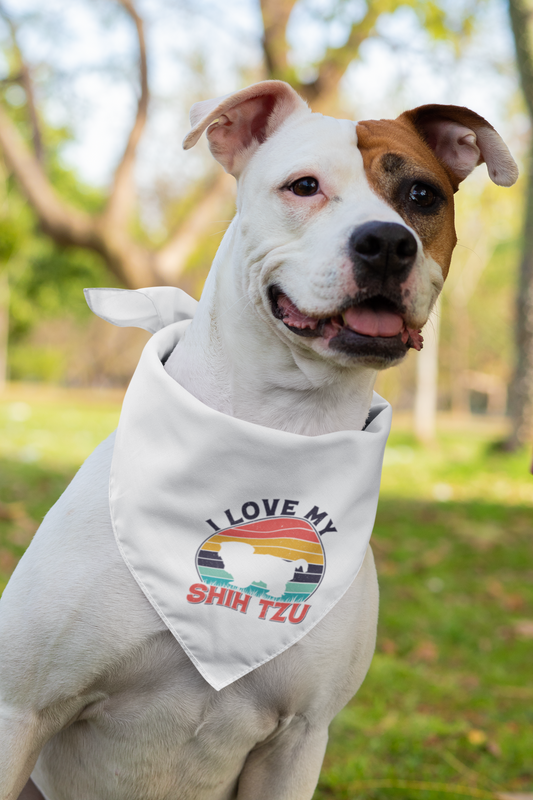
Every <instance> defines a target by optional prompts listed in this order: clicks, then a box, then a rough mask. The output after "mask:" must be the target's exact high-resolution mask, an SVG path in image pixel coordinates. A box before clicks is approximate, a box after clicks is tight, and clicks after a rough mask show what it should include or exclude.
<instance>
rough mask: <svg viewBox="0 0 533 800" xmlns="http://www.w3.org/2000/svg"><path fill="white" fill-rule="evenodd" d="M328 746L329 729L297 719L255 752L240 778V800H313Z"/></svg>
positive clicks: (238, 793)
mask: <svg viewBox="0 0 533 800" xmlns="http://www.w3.org/2000/svg"><path fill="white" fill-rule="evenodd" d="M327 743H328V730H327V728H319V729H317V730H311V729H310V726H309V723H308V721H307V720H306V719H305V718H304V717H297V718H295V719H294V720H293V722H292V723H291V724H290V725H289V727H288V728H286V729H285V731H283V733H280V734H278V736H276V737H275V738H274V739H272V740H271V741H269V742H266V743H265V744H263V745H260V746H259V747H257V748H256V749H255V750H253V751H252V752H251V753H250V755H249V756H248V758H247V759H246V763H245V765H244V769H243V771H242V772H241V776H240V778H239V789H238V792H237V800H273V798H276V800H311V798H312V796H313V793H314V791H315V788H316V785H317V782H318V778H319V775H320V768H321V766H322V761H323V760H324V753H325V752H326V745H327Z"/></svg>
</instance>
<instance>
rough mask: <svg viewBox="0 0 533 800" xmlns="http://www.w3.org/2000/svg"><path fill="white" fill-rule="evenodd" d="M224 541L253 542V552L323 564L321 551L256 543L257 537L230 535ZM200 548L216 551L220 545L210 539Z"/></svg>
mask: <svg viewBox="0 0 533 800" xmlns="http://www.w3.org/2000/svg"><path fill="white" fill-rule="evenodd" d="M226 541H231V542H235V541H237V542H246V544H253V547H254V552H255V553H257V555H260V554H261V555H269V556H277V557H278V558H287V559H289V560H291V561H297V560H298V559H299V558H303V559H305V561H307V563H308V564H323V563H324V556H323V555H322V552H320V553H310V552H309V551H308V550H300V549H297V548H295V547H272V546H271V545H270V544H267V545H263V546H261V545H258V544H257V539H256V540H255V542H250V541H249V540H248V541H247V540H246V539H237V537H235V536H232V537H231V539H227V540H226ZM202 550H210V551H211V552H215V553H218V552H219V551H220V545H219V544H216V543H214V542H213V541H212V540H211V541H209V542H206V544H205V545H204V546H203V547H202Z"/></svg>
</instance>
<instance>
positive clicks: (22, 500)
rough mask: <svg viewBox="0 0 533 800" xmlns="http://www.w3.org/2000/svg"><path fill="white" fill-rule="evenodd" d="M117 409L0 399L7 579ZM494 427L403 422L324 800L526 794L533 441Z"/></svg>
mask: <svg viewBox="0 0 533 800" xmlns="http://www.w3.org/2000/svg"><path fill="white" fill-rule="evenodd" d="M118 412H119V398H118V397H117V396H116V395H115V396H108V395H105V394H104V395H102V396H99V395H98V394H96V395H93V394H90V393H69V392H60V391H57V392H53V391H48V392H47V393H44V394H42V393H40V392H37V391H34V392H30V391H29V390H28V389H27V388H25V387H12V388H11V389H10V390H9V392H8V393H7V394H6V395H4V396H3V397H1V398H0V588H3V586H4V585H5V582H6V580H7V578H8V575H9V573H10V572H11V571H12V569H13V568H14V566H15V564H16V562H17V560H18V558H19V557H20V556H21V555H22V553H23V551H24V548H25V547H26V546H27V544H28V542H29V541H30V539H31V536H32V534H33V531H34V530H35V527H36V525H37V523H38V521H39V520H40V519H41V518H42V516H43V514H44V513H45V512H46V510H47V508H48V507H49V506H50V505H51V504H52V503H53V501H54V500H55V499H56V498H57V497H58V495H59V494H60V493H61V491H62V490H63V488H64V486H65V485H66V483H67V482H68V481H69V480H70V478H71V477H72V475H73V474H74V472H75V470H76V468H77V467H78V466H79V464H80V463H81V461H82V460H83V458H84V457H85V456H86V455H88V454H89V453H90V452H91V450H92V449H93V447H94V446H95V445H96V444H97V443H98V442H99V441H100V440H101V439H102V438H104V437H105V436H106V435H107V434H108V433H109V432H110V431H111V430H112V429H113V428H114V426H115V425H116V421H117V419H118ZM501 435H502V424H501V422H500V423H498V424H491V423H490V422H483V421H481V420H470V421H468V422H467V423H463V424H462V426H460V427H459V426H457V425H456V426H453V425H452V423H450V422H449V421H446V420H444V419H443V420H442V425H441V432H440V434H439V438H438V441H437V443H436V444H435V445H434V446H432V447H430V448H422V447H420V446H419V445H417V444H416V442H415V441H414V439H413V437H412V435H411V434H410V433H409V431H408V426H407V424H406V422H405V421H402V420H401V419H400V420H398V421H397V422H396V424H395V428H394V429H393V433H392V435H391V440H390V445H389V447H388V451H387V456H386V464H385V468H384V473H383V484H382V493H381V500H380V506H379V511H378V519H377V522H376V528H375V533H374V538H373V541H374V552H375V554H376V559H377V562H378V571H379V575H380V586H381V615H380V625H379V635H378V646H377V651H376V655H375V657H374V661H373V664H372V667H371V669H370V672H369V675H368V677H367V679H366V681H365V683H364V684H363V687H362V689H361V691H360V692H359V694H358V695H357V697H356V698H355V699H354V700H353V701H352V702H351V703H350V704H349V706H347V708H346V709H345V710H344V711H343V712H341V714H339V716H338V717H337V719H336V720H335V722H334V723H333V725H332V727H331V737H330V745H329V748H328V753H327V755H326V760H325V764H324V769H323V771H322V777H321V780H320V784H319V787H318V789H317V792H316V794H315V800H326V798H335V800H348V799H349V798H350V799H351V798H355V797H368V798H393V797H396V796H397V797H402V798H406V797H408V798H420V800H429V798H432V799H433V798H439V797H442V798H444V797H449V796H450V795H449V794H448V792H449V791H450V790H452V789H453V788H454V786H455V787H456V789H457V791H460V792H461V791H462V792H463V793H465V792H469V793H470V794H471V796H474V797H480V798H481V797H485V794H484V792H501V791H507V792H516V793H517V792H532V791H533V757H532V756H533V681H532V676H533V557H532V549H531V545H532V530H533V477H532V476H531V475H529V470H528V467H529V457H530V453H527V452H522V453H520V454H517V455H513V456H508V455H504V454H502V453H501V452H499V451H498V450H497V449H496V448H494V447H493V444H494V441H495V440H497V439H498V438H499V437H501ZM435 784H443V785H442V786H441V787H440V789H439V787H438V786H435ZM429 789H431V791H429ZM487 796H488V795H487ZM273 800H274V799H273Z"/></svg>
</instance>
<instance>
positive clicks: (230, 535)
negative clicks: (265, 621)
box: [196, 517, 325, 602]
mask: <svg viewBox="0 0 533 800" xmlns="http://www.w3.org/2000/svg"><path fill="white" fill-rule="evenodd" d="M228 542H233V543H240V544H244V545H248V547H244V548H242V550H244V551H245V552H248V553H250V554H252V563H254V561H253V559H254V556H255V555H257V556H260V555H265V556H274V557H276V558H278V559H281V560H282V561H283V562H285V563H286V564H290V562H299V563H298V564H295V568H294V571H293V572H292V575H289V573H290V572H291V570H290V568H289V570H288V572H287V567H284V565H283V564H280V565H279V566H280V569H281V568H282V567H283V569H284V570H285V573H286V574H288V575H289V576H288V579H287V583H286V585H285V592H284V594H283V595H282V596H279V595H277V594H274V595H271V594H269V591H268V589H269V587H268V584H267V583H265V582H264V581H262V580H258V579H255V580H252V581H251V583H249V584H248V585H247V586H239V585H237V584H236V583H234V576H233V575H232V573H231V572H230V571H228V568H227V565H225V564H224V560H223V557H222V555H221V547H222V548H224V544H225V543H228ZM250 546H251V547H253V551H252V550H251V548H250ZM227 549H231V548H227ZM233 549H234V550H235V549H237V550H238V548H233ZM300 559H303V561H304V562H305V565H303V564H302V562H301V561H300ZM266 561H267V562H268V563H270V564H273V565H274V566H275V562H273V561H272V559H270V560H269V559H266ZM256 562H257V563H258V564H261V559H256ZM232 563H233V564H234V563H235V562H232ZM196 566H197V570H198V574H199V576H200V578H201V580H202V581H203V582H204V583H207V584H215V585H217V586H227V587H230V588H234V589H240V590H241V591H242V590H243V589H245V590H246V592H247V593H248V594H255V595H258V596H260V597H264V598H270V599H275V600H283V601H284V602H291V601H292V602H303V601H305V600H306V599H307V598H308V597H309V596H310V595H311V594H312V593H313V592H314V591H315V590H316V588H317V587H318V585H319V583H320V581H321V580H322V576H323V573H324V567H325V557H324V551H323V549H322V544H321V541H320V536H319V535H318V533H317V531H316V529H315V527H314V526H313V525H312V524H311V523H310V522H309V521H308V520H307V519H298V518H296V517H269V518H268V519H262V520H257V521H254V522H246V523H243V524H241V525H235V526H233V527H231V528H226V529H224V530H221V531H218V532H217V533H215V534H214V535H213V536H210V537H209V538H208V539H206V541H205V542H204V543H203V544H202V546H201V547H200V549H199V550H198V553H197V557H196ZM256 571H257V572H259V573H260V572H261V570H260V569H259V568H257V569H256ZM282 580H283V579H282Z"/></svg>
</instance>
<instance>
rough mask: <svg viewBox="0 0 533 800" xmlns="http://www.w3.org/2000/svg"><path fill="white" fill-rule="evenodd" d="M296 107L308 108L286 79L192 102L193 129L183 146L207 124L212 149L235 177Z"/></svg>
mask: <svg viewBox="0 0 533 800" xmlns="http://www.w3.org/2000/svg"><path fill="white" fill-rule="evenodd" d="M296 111H309V109H308V107H307V103H305V102H304V101H303V100H302V98H301V97H300V96H299V95H298V94H296V92H295V91H294V89H293V88H292V87H291V86H289V84H288V83H284V82H283V81H262V82H261V83H255V84H254V85H253V86H249V87H248V88H247V89H242V90H241V91H240V92H235V93H234V94H228V95H225V97H216V98H215V99H214V100H204V101H203V102H201V103H195V104H194V105H193V107H192V108H191V125H192V129H191V130H190V131H189V133H188V134H187V136H186V137H185V139H184V140H183V147H184V149H185V150H189V148H191V147H192V146H193V145H195V144H196V142H197V141H198V139H199V138H200V136H201V135H202V133H203V132H204V131H205V129H206V128H208V130H207V138H208V140H209V148H210V150H211V153H212V154H213V156H214V157H215V158H216V160H217V161H219V162H220V163H221V164H222V166H223V167H224V169H225V170H226V172H230V173H231V174H232V175H235V177H237V176H238V175H239V173H240V172H241V170H242V168H243V166H244V165H245V163H246V161H247V160H248V159H249V158H250V156H251V155H252V153H253V152H254V150H255V149H256V148H257V147H258V146H259V145H260V144H261V143H262V142H264V141H265V139H266V138H267V137H268V136H270V135H271V134H272V133H273V132H274V131H275V130H276V128H278V127H279V126H280V125H281V123H282V122H283V121H284V120H285V119H286V118H287V117H288V116H289V115H290V114H293V113H295V112H296ZM208 126H209V127H208Z"/></svg>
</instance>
